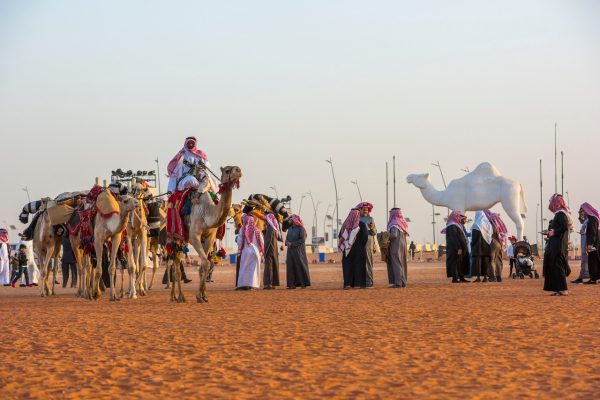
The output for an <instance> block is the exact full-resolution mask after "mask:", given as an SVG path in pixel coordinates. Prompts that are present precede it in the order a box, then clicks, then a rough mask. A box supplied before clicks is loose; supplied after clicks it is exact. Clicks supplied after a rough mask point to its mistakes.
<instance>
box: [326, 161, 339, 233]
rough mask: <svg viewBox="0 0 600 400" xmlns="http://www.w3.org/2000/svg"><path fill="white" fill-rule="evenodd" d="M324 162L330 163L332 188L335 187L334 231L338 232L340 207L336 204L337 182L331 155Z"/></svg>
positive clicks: (337, 199)
mask: <svg viewBox="0 0 600 400" xmlns="http://www.w3.org/2000/svg"><path fill="white" fill-rule="evenodd" d="M325 162H328V163H329V165H331V176H332V177H333V188H334V189H335V226H336V228H335V231H336V232H338V233H339V232H340V207H339V206H338V205H339V204H338V201H339V198H338V190H337V184H336V183H335V172H333V160H332V159H331V156H330V157H329V160H325Z"/></svg>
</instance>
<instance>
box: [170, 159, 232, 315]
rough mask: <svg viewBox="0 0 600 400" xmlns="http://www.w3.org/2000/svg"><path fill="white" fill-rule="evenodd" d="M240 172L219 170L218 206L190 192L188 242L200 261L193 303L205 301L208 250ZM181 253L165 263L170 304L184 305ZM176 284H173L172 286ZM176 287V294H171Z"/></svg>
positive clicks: (227, 207)
mask: <svg viewBox="0 0 600 400" xmlns="http://www.w3.org/2000/svg"><path fill="white" fill-rule="evenodd" d="M241 177H242V170H241V169H240V168H239V167H236V166H227V167H222V168H221V185H220V191H221V199H220V200H219V204H216V205H215V204H214V202H213V200H212V198H211V197H210V194H208V193H194V194H193V195H192V210H191V214H190V223H189V229H188V232H189V243H190V244H191V245H192V246H193V247H194V249H195V250H196V252H197V253H198V256H199V258H200V267H199V275H200V283H199V286H198V292H197V293H196V300H197V301H198V302H199V303H204V302H207V301H208V296H207V295H206V277H207V275H208V271H209V268H210V261H209V259H208V256H207V254H209V253H210V251H211V250H212V248H213V246H214V243H215V240H216V237H217V228H218V227H219V226H221V225H222V224H224V223H225V221H226V220H227V216H228V215H229V211H230V209H231V203H232V191H233V188H234V187H237V186H238V185H239V181H240V178H241ZM182 255H183V252H182V251H176V252H175V257H174V259H173V260H170V261H169V267H170V268H172V269H173V281H174V282H173V286H172V287H171V301H176V302H184V301H185V297H184V296H183V292H182V290H181V274H180V271H179V268H173V266H178V265H179V263H180V262H181V257H182ZM175 284H176V285H175ZM175 286H177V295H175Z"/></svg>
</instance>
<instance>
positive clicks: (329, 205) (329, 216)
mask: <svg viewBox="0 0 600 400" xmlns="http://www.w3.org/2000/svg"><path fill="white" fill-rule="evenodd" d="M331 205H332V204H331V203H329V204H328V205H327V211H325V217H323V237H325V232H327V226H326V223H327V220H328V219H331V218H332V217H331V215H329V209H330V208H331Z"/></svg>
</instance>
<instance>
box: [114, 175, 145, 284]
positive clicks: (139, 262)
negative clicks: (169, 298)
mask: <svg viewBox="0 0 600 400" xmlns="http://www.w3.org/2000/svg"><path fill="white" fill-rule="evenodd" d="M132 192H133V193H134V195H135V196H136V199H137V201H138V205H137V206H136V207H135V209H134V210H133V211H132V212H131V214H130V216H129V219H128V222H127V236H128V238H129V239H130V240H131V243H132V244H133V247H132V248H131V249H130V251H131V253H132V257H133V260H134V265H133V266H134V268H135V275H134V276H136V277H137V278H136V282H135V285H136V290H137V292H138V293H139V295H140V296H145V295H146V290H147V288H146V279H145V277H146V259H147V258H148V255H147V249H148V219H147V218H146V208H145V207H144V202H143V196H144V190H143V186H142V185H141V184H139V183H137V184H136V185H135V186H134V187H133V190H132ZM121 276H122V275H121ZM121 281H122V279H121ZM121 287H123V285H122V284H121Z"/></svg>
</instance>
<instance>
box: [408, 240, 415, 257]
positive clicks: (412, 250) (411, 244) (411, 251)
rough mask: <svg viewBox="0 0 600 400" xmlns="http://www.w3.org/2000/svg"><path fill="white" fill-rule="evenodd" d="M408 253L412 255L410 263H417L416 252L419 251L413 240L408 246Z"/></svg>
mask: <svg viewBox="0 0 600 400" xmlns="http://www.w3.org/2000/svg"><path fill="white" fill-rule="evenodd" d="M408 251H409V253H410V261H415V251H417V245H416V244H415V242H413V241H412V240H411V241H410V246H408Z"/></svg>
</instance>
